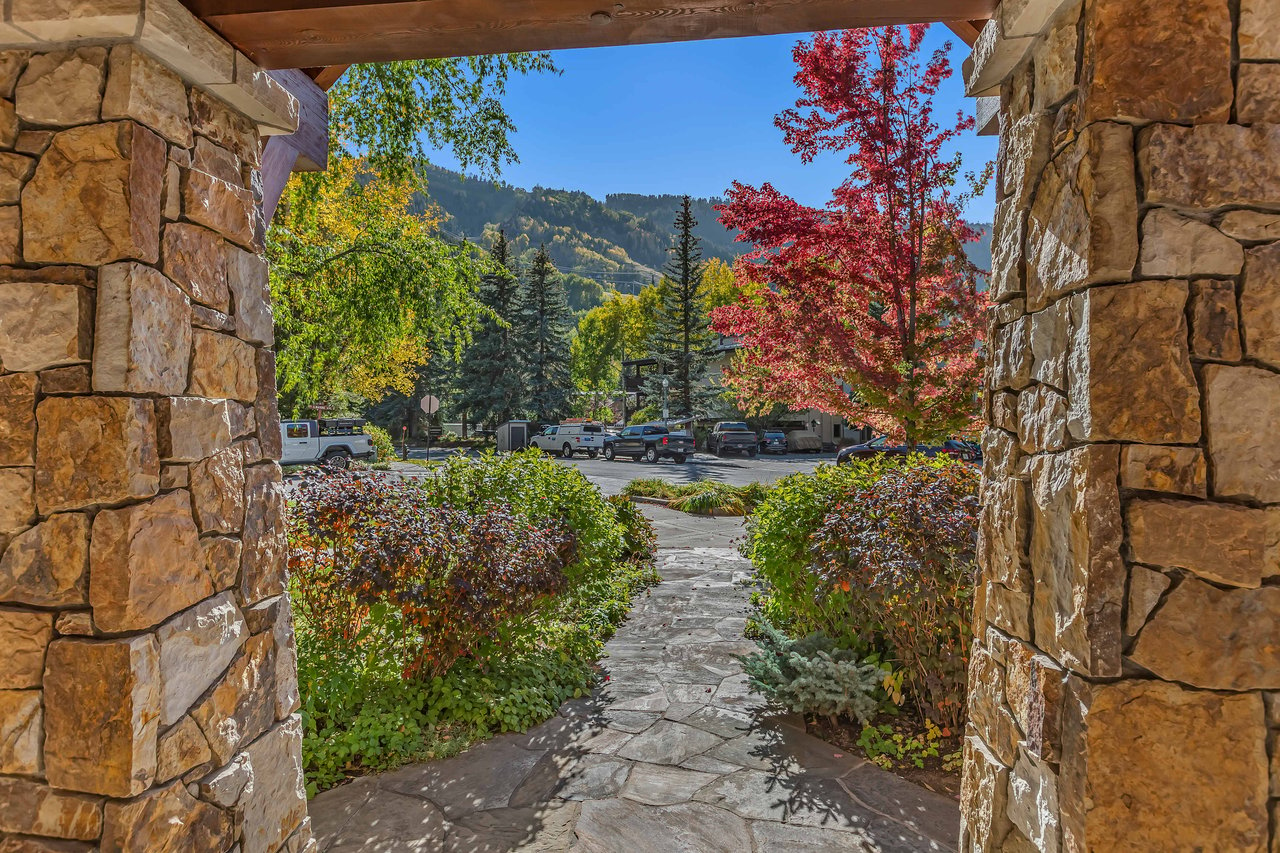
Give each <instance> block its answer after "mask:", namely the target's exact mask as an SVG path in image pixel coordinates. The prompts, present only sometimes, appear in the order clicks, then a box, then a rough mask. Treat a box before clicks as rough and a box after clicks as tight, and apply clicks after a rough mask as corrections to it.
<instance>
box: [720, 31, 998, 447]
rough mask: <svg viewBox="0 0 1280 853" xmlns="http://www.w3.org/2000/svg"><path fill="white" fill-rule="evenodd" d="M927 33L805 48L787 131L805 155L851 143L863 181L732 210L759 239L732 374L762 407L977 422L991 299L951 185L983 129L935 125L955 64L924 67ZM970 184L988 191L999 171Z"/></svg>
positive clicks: (908, 434)
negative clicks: (972, 136)
mask: <svg viewBox="0 0 1280 853" xmlns="http://www.w3.org/2000/svg"><path fill="white" fill-rule="evenodd" d="M925 29H926V28H925V27H924V26H912V27H906V28H898V27H890V28H879V29H866V30H846V31H843V32H833V33H818V34H816V35H815V36H814V37H813V40H812V41H811V42H801V43H800V44H798V45H797V46H796V48H795V51H794V54H793V55H794V58H795V61H796V64H797V65H798V67H799V70H798V71H797V72H796V76H795V81H796V83H797V85H799V86H800V88H801V89H802V90H803V95H802V97H801V98H800V99H799V100H797V102H796V108H795V109H788V110H785V111H784V112H782V113H780V114H779V115H778V117H777V118H776V119H775V124H777V126H778V127H779V128H781V129H782V130H783V131H784V132H785V134H786V141H787V144H788V145H790V146H791V148H792V150H793V151H795V152H796V153H797V154H799V155H800V158H801V160H802V161H803V162H806V163H807V162H810V161H812V160H813V159H814V158H815V157H816V156H817V155H818V154H820V153H822V152H825V151H835V152H848V153H847V156H846V158H845V162H846V163H847V164H848V165H850V166H851V167H853V168H852V174H850V176H849V177H848V179H846V180H845V181H844V182H843V183H841V184H840V186H838V187H836V188H835V189H834V190H833V192H832V198H831V200H830V201H829V202H828V203H827V204H826V206H825V207H821V208H817V207H809V206H806V205H803V204H800V203H799V202H797V201H795V200H794V199H792V198H789V197H788V196H786V195H785V194H783V193H781V192H779V191H778V190H776V189H775V188H774V187H773V186H772V185H770V184H768V183H766V184H764V185H763V186H761V187H759V188H755V187H750V186H746V185H743V184H741V183H738V182H734V184H733V187H732V188H731V189H730V191H729V193H728V201H727V202H726V203H725V204H724V205H722V206H721V207H720V208H719V210H720V214H721V215H720V221H721V222H722V223H724V225H726V226H727V227H729V228H737V229H740V230H741V232H742V234H741V236H740V237H739V238H738V239H739V240H741V241H745V242H750V243H753V244H754V250H753V251H751V252H750V253H748V254H747V255H744V256H743V257H742V258H740V259H739V263H738V264H737V268H736V274H737V276H738V279H739V282H740V284H741V285H742V292H743V295H742V296H741V297H740V298H739V300H738V302H737V303H735V304H733V305H728V306H725V307H722V308H718V309H716V310H715V312H714V313H713V315H712V326H713V328H714V329H715V330H716V331H717V332H720V333H721V334H726V335H736V336H738V337H739V338H740V340H741V342H742V350H741V351H740V356H739V358H738V359H736V362H735V364H734V366H733V367H731V368H730V369H729V371H728V372H727V375H726V379H727V382H728V385H729V387H730V388H731V389H732V390H733V391H734V392H735V393H736V394H737V396H738V398H739V400H740V402H741V403H742V404H743V405H744V406H745V407H747V408H749V409H763V408H767V407H768V406H771V405H774V404H778V403H781V404H784V405H787V406H790V407H791V408H798V409H803V408H810V407H812V408H816V409H820V410H823V411H826V412H830V413H832V414H839V415H843V416H844V417H845V418H846V419H847V420H849V421H850V422H852V423H866V424H868V425H870V426H872V427H874V428H876V429H878V430H880V431H882V432H885V433H888V434H889V435H890V436H892V437H894V438H897V439H899V440H902V441H904V442H905V443H907V444H908V445H911V446H915V445H916V444H919V443H921V442H925V441H930V440H934V439H938V438H941V437H943V436H945V435H948V434H951V433H955V432H963V431H965V430H966V429H967V428H970V427H971V426H972V425H973V423H974V420H975V416H976V410H977V405H976V399H977V393H978V390H979V382H980V379H981V375H982V365H981V355H980V351H979V343H980V335H981V333H980V326H981V318H982V316H983V312H984V310H985V307H986V299H985V295H984V294H981V293H979V292H978V291H977V285H976V281H977V276H978V274H979V270H977V269H976V268H975V267H974V266H973V264H972V263H970V261H969V260H968V259H967V258H966V256H965V254H964V251H963V244H964V243H965V242H968V241H972V240H976V239H977V238H978V236H979V235H978V232H977V231H976V230H975V229H973V228H972V227H970V226H969V225H967V224H966V223H965V222H964V221H963V220H962V219H961V218H960V208H961V204H962V203H963V201H964V199H965V198H966V196H964V195H957V194H955V193H954V192H953V188H954V187H955V184H956V179H957V176H958V174H959V170H960V157H959V155H955V156H952V157H949V158H948V157H944V156H943V153H942V149H943V147H944V146H945V145H946V143H947V142H948V141H950V140H952V139H954V138H955V137H956V136H958V135H959V134H960V133H961V132H963V131H966V130H971V129H972V128H973V125H974V122H973V119H971V118H966V117H964V116H962V115H957V118H956V122H955V124H954V125H953V126H951V127H948V128H940V127H939V126H938V124H936V123H935V121H934V119H933V111H932V108H931V103H930V102H931V99H932V98H933V96H934V94H935V93H936V92H937V90H938V86H939V85H940V84H941V83H942V81H943V80H944V79H946V77H948V76H949V75H950V73H951V68H950V64H949V63H948V62H947V59H946V54H945V51H942V50H940V51H938V52H936V53H934V54H933V56H932V57H931V58H930V59H929V60H928V62H926V63H924V64H923V65H922V64H921V63H920V62H919V61H918V59H917V54H918V53H919V51H920V46H921V42H922V40H923V39H924V34H925ZM988 171H989V169H988ZM970 179H971V181H973V183H974V187H975V191H976V188H977V187H979V186H980V185H981V183H982V182H983V181H984V180H985V177H976V178H975V177H974V176H970ZM752 281H754V282H760V281H763V282H765V283H767V284H768V287H763V288H761V287H755V288H748V287H747V286H746V285H747V282H752Z"/></svg>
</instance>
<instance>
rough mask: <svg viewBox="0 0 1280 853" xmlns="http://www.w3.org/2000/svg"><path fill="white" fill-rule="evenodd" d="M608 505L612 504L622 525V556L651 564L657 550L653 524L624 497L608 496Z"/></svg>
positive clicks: (656, 538) (655, 532) (656, 535)
mask: <svg viewBox="0 0 1280 853" xmlns="http://www.w3.org/2000/svg"><path fill="white" fill-rule="evenodd" d="M609 503H611V504H613V511H614V512H615V513H617V516H618V523H619V524H621V525H622V530H623V533H622V551H623V556H624V557H625V558H626V559H627V560H634V561H639V562H642V563H648V564H652V563H653V558H654V553H655V552H656V551H657V550H658V532H657V531H656V530H654V529H653V522H651V521H649V519H648V518H647V517H646V516H645V514H644V513H643V512H641V511H640V508H639V507H637V506H636V505H635V504H633V503H632V502H631V501H630V499H629V498H628V497H627V496H626V495H610V496H609Z"/></svg>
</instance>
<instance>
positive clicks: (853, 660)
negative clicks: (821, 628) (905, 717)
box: [740, 622, 889, 725]
mask: <svg viewBox="0 0 1280 853" xmlns="http://www.w3.org/2000/svg"><path fill="white" fill-rule="evenodd" d="M757 627H758V631H759V633H758V639H757V640H756V645H758V646H759V647H760V651H758V652H753V653H752V654H749V655H746V656H744V657H741V658H740V660H741V661H742V668H743V670H744V671H745V672H746V674H747V677H748V681H749V683H750V685H751V688H752V689H753V690H755V691H756V692H758V693H761V694H763V695H764V696H765V697H767V698H768V699H770V700H772V701H774V702H777V703H778V704H780V705H782V706H783V707H785V708H787V709H788V710H790V711H794V712H796V713H798V714H821V715H822V716H824V717H829V718H831V719H832V720H834V719H835V718H836V717H850V718H852V719H855V720H857V721H858V722H860V723H862V724H863V725H866V724H868V723H870V722H871V720H872V719H873V718H874V717H875V716H876V714H878V713H879V712H880V709H881V707H882V705H883V704H884V690H883V683H884V680H885V678H886V676H887V675H888V674H889V668H888V667H887V666H883V665H881V664H878V663H875V662H872V661H866V660H862V659H861V658H859V656H858V655H857V654H855V653H854V652H852V651H849V650H848V649H841V648H839V647H838V646H837V645H836V643H835V641H833V640H832V639H831V638H830V637H828V636H826V635H825V634H822V633H814V634H810V635H809V636H808V637H805V638H804V639H800V640H795V639H792V638H790V637H788V636H787V635H786V634H784V633H782V632H781V631H779V630H778V629H777V628H775V627H773V626H772V625H770V624H769V623H767V622H763V623H760V624H759V625H758V626H757Z"/></svg>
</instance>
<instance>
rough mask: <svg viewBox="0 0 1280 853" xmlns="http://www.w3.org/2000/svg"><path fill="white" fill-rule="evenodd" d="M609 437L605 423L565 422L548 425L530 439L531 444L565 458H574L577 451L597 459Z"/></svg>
mask: <svg viewBox="0 0 1280 853" xmlns="http://www.w3.org/2000/svg"><path fill="white" fill-rule="evenodd" d="M607 438H608V435H607V433H606V432H605V430H604V425H603V424H597V423H565V424H560V425H559V426H549V427H547V428H546V429H544V430H543V431H542V432H540V433H538V434H537V435H535V436H534V437H533V438H531V439H529V446H530V447H536V448H538V449H539V450H541V451H543V452H545V453H550V454H552V455H553V456H554V455H556V454H559V455H560V456H563V457H564V458H565V459H572V458H573V455H574V454H575V453H585V454H587V455H588V456H590V457H591V458H592V459H595V458H596V457H597V456H598V455H600V451H602V450H604V446H605V443H606V440H607Z"/></svg>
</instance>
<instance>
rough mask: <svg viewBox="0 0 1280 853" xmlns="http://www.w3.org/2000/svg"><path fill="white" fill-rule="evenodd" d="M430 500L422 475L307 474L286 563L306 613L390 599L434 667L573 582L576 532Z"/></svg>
mask: <svg viewBox="0 0 1280 853" xmlns="http://www.w3.org/2000/svg"><path fill="white" fill-rule="evenodd" d="M469 509H470V510H471V511H468V510H463V509H456V508H453V507H441V506H435V505H433V504H432V503H431V502H430V501H429V500H428V492H427V490H426V489H424V488H423V487H422V485H420V484H419V483H417V482H412V481H407V480H401V479H396V478H390V477H369V476H362V475H360V474H353V473H350V472H345V471H335V472H332V473H330V474H327V475H326V476H322V477H316V478H314V479H310V480H304V481H303V482H302V483H301V484H300V485H299V487H298V489H297V490H296V492H295V498H294V503H293V513H292V520H293V524H292V527H291V532H292V534H293V536H292V539H293V546H292V555H291V557H292V559H291V568H292V570H293V573H294V575H296V576H297V577H298V578H299V587H298V588H299V596H298V604H299V607H300V608H301V609H303V610H304V611H307V612H308V613H309V616H310V623H311V624H313V625H315V626H317V628H322V627H324V626H331V620H330V617H329V616H328V614H326V613H324V612H321V609H320V607H319V606H318V605H320V604H321V603H323V604H324V605H328V604H330V601H329V599H331V598H332V597H333V596H335V595H337V596H343V597H348V598H349V599H350V600H351V601H352V602H353V604H352V606H351V607H350V608H349V612H350V613H354V614H355V615H356V617H357V618H356V619H352V618H351V616H350V615H348V617H347V618H348V620H349V621H347V622H344V623H343V624H340V625H337V626H332V627H331V628H330V630H336V631H338V632H340V633H343V634H346V633H348V632H349V630H350V625H351V624H352V623H353V622H354V623H355V624H359V622H362V621H363V620H364V618H365V617H364V614H362V613H360V608H361V607H364V608H371V607H374V606H377V605H389V606H391V607H394V608H396V609H397V610H398V611H399V614H400V618H401V620H402V622H403V624H404V626H405V630H407V631H410V632H413V633H415V634H416V637H415V640H416V642H415V646H416V649H417V655H416V657H415V658H414V659H413V660H412V662H411V663H410V666H409V668H410V670H411V671H417V670H418V669H419V668H421V669H423V670H424V671H425V672H426V673H427V674H428V675H438V674H441V673H443V672H445V671H447V670H448V669H449V667H451V666H452V665H453V664H454V662H455V661H457V660H458V659H459V658H462V657H469V656H475V655H477V654H479V652H480V650H481V649H482V648H483V646H484V644H485V642H486V641H492V640H494V639H496V638H497V636H498V633H499V631H500V629H501V627H502V626H503V625H504V624H505V623H506V622H508V621H510V620H512V619H515V618H517V617H521V616H524V615H526V614H528V613H529V612H531V611H532V610H534V609H535V608H536V607H537V606H538V605H539V603H540V602H541V601H542V599H544V598H545V597H547V596H549V595H552V594H553V593H556V592H558V591H560V590H562V589H563V588H564V587H565V586H566V585H567V578H566V575H565V572H564V567H565V556H566V555H567V554H569V553H571V552H572V550H573V547H572V535H571V534H570V533H569V532H568V531H565V530H563V529H561V528H560V527H559V526H558V525H556V524H545V523H544V524H533V523H531V522H529V521H528V520H527V519H524V518H521V517H519V516H518V515H517V514H515V513H513V512H511V511H510V510H509V509H508V508H507V506H506V505H504V504H499V503H494V502H490V503H486V504H483V505H481V506H477V507H474V508H469Z"/></svg>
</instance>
